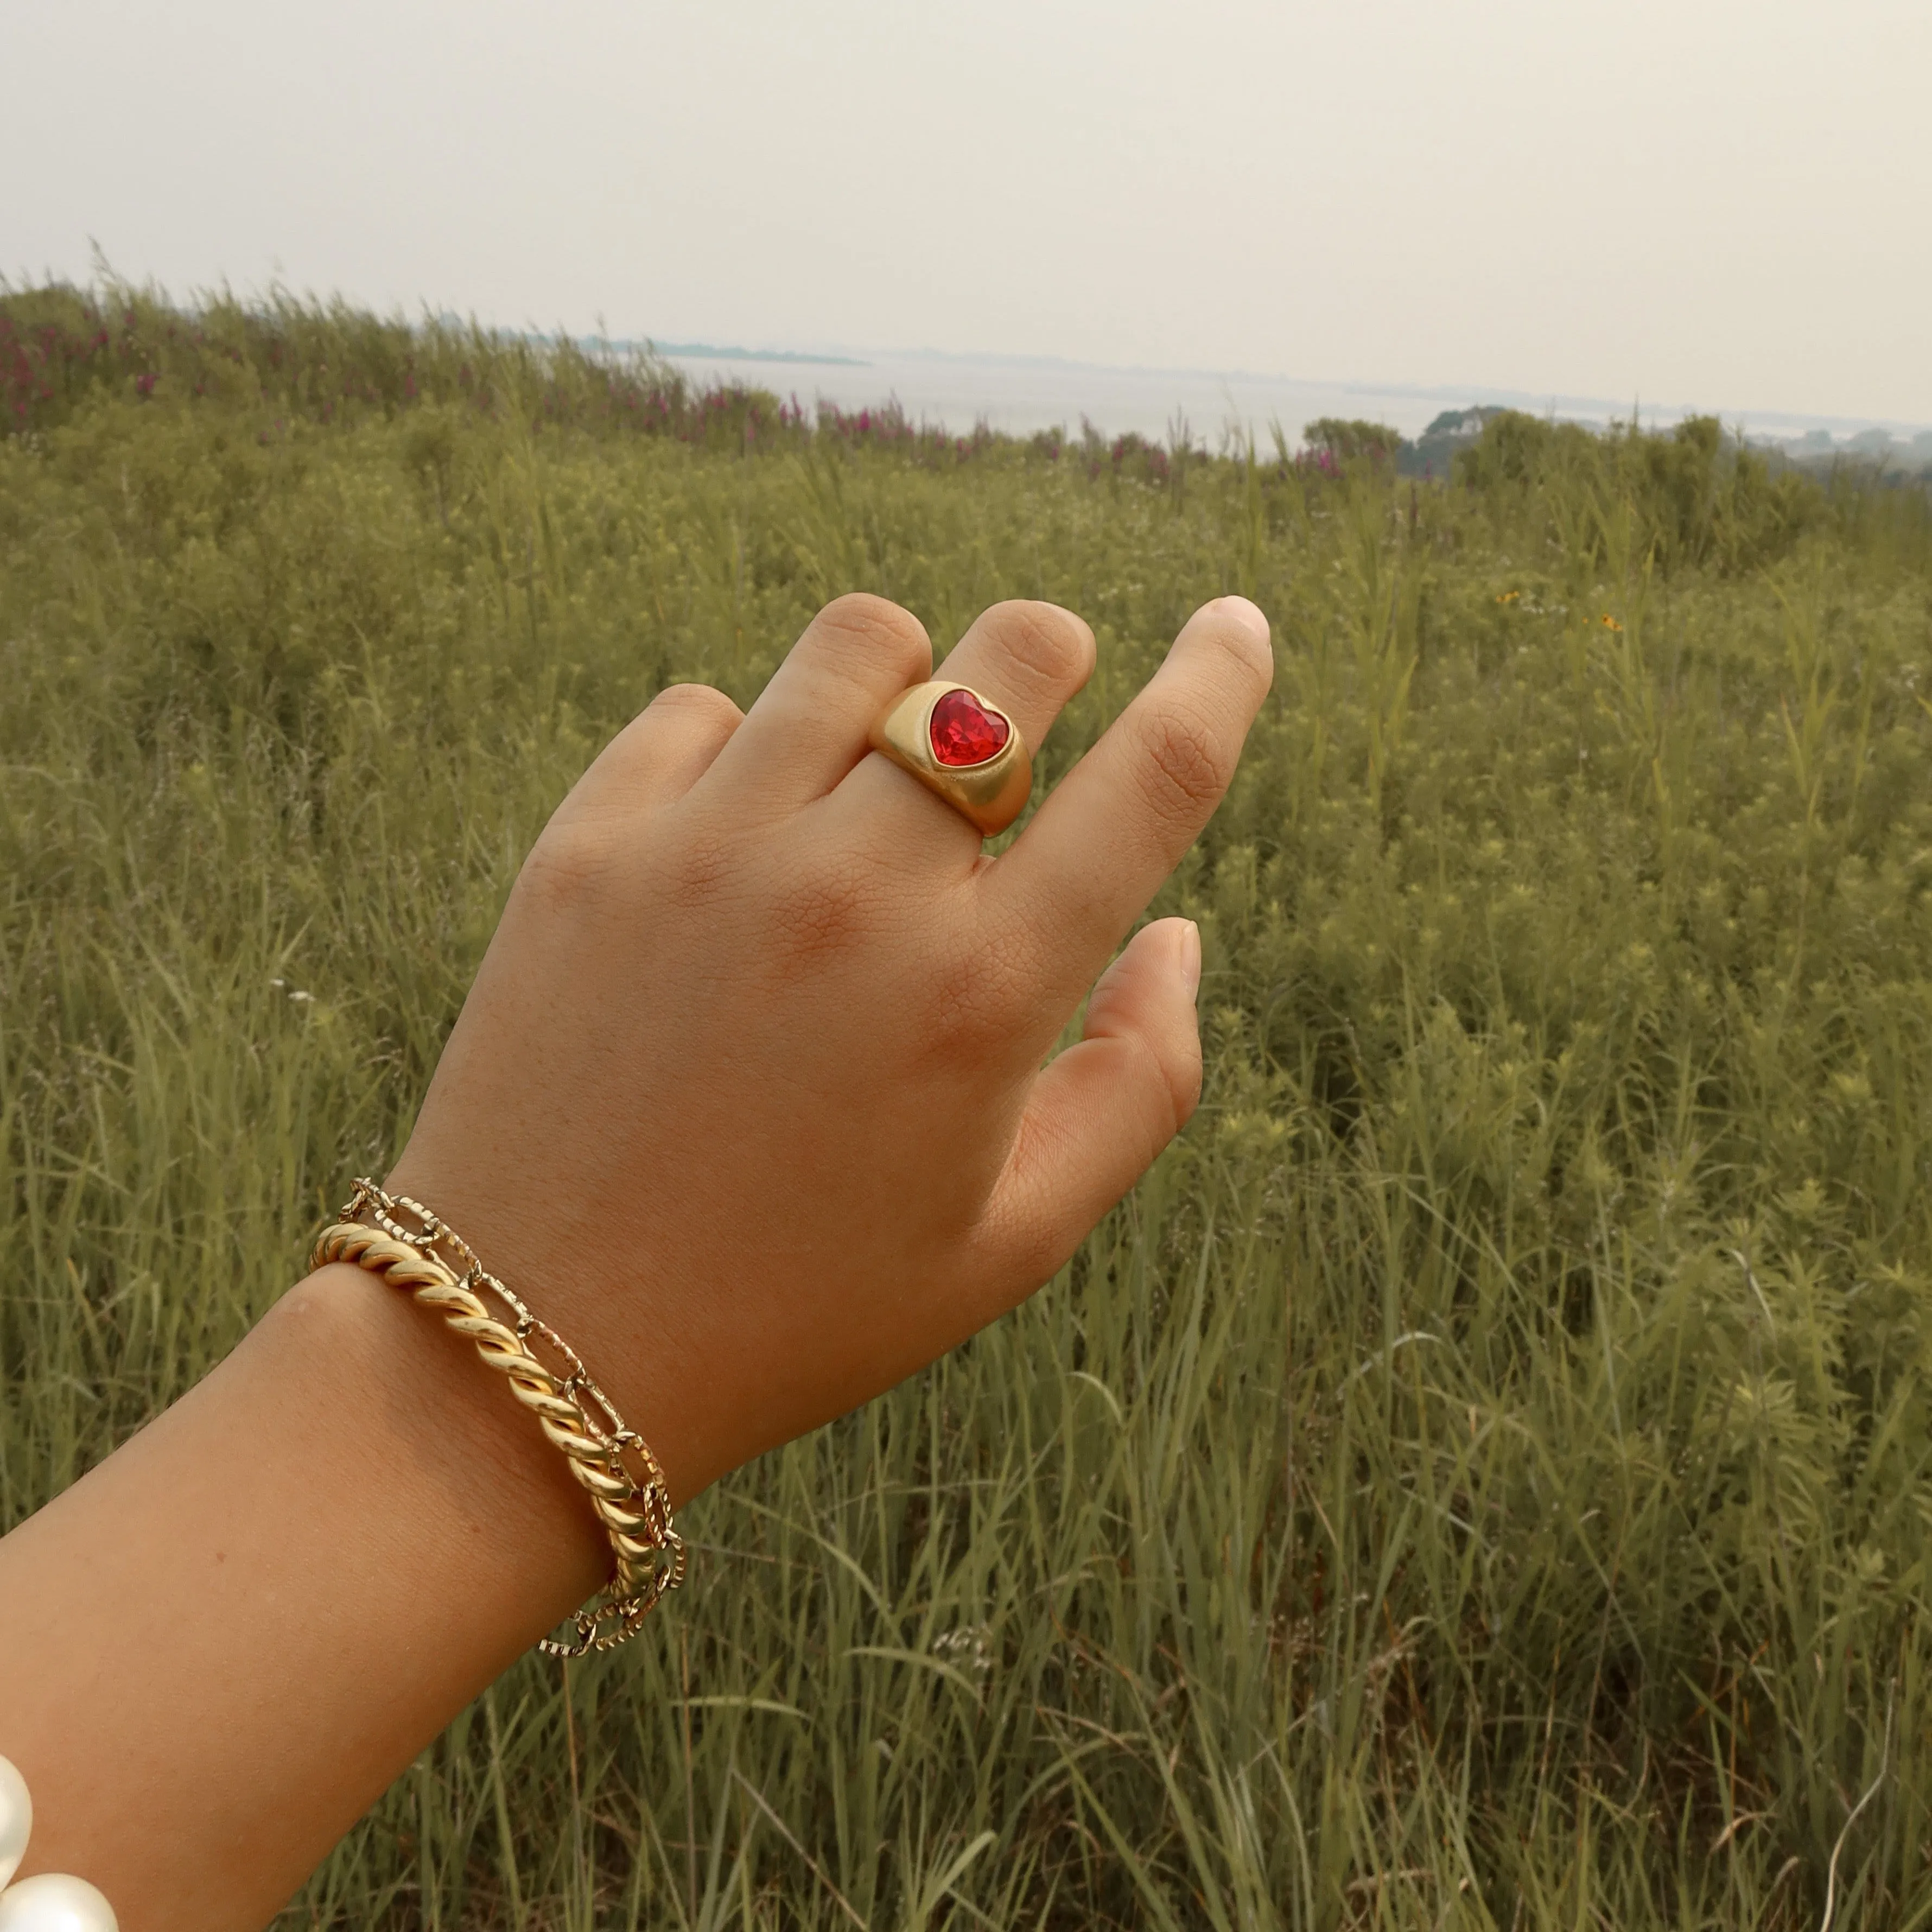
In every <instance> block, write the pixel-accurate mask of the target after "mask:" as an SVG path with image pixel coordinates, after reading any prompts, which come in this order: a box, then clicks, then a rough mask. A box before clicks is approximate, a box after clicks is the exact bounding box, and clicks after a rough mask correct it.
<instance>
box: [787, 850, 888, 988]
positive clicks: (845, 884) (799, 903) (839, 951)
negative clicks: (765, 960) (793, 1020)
mask: <svg viewBox="0 0 1932 1932" xmlns="http://www.w3.org/2000/svg"><path fill="white" fill-rule="evenodd" d="M878 898H879V887H878V885H877V882H876V880H874V877H873V876H872V874H871V871H870V869H869V868H867V867H865V866H864V865H859V864H857V863H856V862H855V863H843V864H830V863H827V864H821V865H803V866H801V867H799V868H797V869H796V871H793V873H792V874H790V876H789V877H787V880H786V881H785V882H784V883H783V884H782V885H781V886H778V888H777V889H776V890H775V896H774V900H773V903H772V926H773V929H774V932H775V935H776V937H777V940H778V946H777V949H776V950H777V954H778V960H779V962H781V963H780V965H779V971H781V973H782V974H784V977H786V978H787V979H791V978H795V977H797V976H798V975H799V974H800V973H801V972H805V973H809V972H811V971H814V970H815V969H817V968H822V967H824V966H826V965H829V964H830V963H831V962H832V961H834V960H835V959H838V958H839V957H840V956H842V955H844V954H846V953H849V952H850V951H851V950H853V947H854V946H855V944H856V943H857V942H858V941H860V940H861V939H862V938H863V936H864V935H865V934H866V933H867V932H868V931H869V930H870V929H871V926H872V925H873V923H874V914H875V913H876V910H877V903H878Z"/></svg>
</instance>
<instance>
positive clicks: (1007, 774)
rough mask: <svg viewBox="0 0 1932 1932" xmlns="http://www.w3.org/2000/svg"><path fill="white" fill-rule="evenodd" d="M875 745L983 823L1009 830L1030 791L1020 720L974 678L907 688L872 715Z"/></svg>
mask: <svg viewBox="0 0 1932 1932" xmlns="http://www.w3.org/2000/svg"><path fill="white" fill-rule="evenodd" d="M871 745H872V748H873V750H874V751H883V752H884V753H885V754H886V757H889V759H891V760H892V763H894V764H895V765H897V766H898V767H899V768H900V769H901V770H902V771H908V772H911V774H912V775H913V777H914V778H916V779H918V780H919V783H920V784H922V785H924V786H925V787H926V789H927V790H929V791H930V792H933V793H937V794H938V796H940V797H941V798H943V799H945V801H946V802H947V804H948V805H951V806H952V807H953V809H954V810H955V811H957V812H959V814H961V815H962V817H965V818H966V819H967V820H969V821H970V822H971V823H972V824H974V826H977V827H978V829H979V832H980V837H981V838H992V836H993V835H994V834H995V832H1004V831H1005V829H1007V826H1010V824H1012V823H1013V820H1015V819H1016V818H1017V817H1019V815H1020V814H1021V813H1022V811H1025V809H1026V802H1027V800H1028V798H1029V797H1030V796H1031V795H1032V793H1033V760H1032V758H1031V756H1030V755H1029V754H1028V751H1027V748H1026V741H1025V739H1023V738H1022V737H1021V736H1020V734H1019V727H1018V726H1017V725H1016V724H1014V722H1013V720H1012V719H1011V718H1009V717H1008V716H1007V714H1006V713H1005V712H1004V711H1002V710H1001V709H1000V707H999V706H998V705H997V704H995V703H992V701H991V700H989V699H987V698H985V697H982V696H981V695H980V693H979V692H978V691H975V690H974V688H972V686H971V685H965V684H948V683H946V682H944V681H943V680H935V682H932V683H930V684H916V685H913V687H912V688H911V689H910V691H901V692H900V693H899V694H898V697H895V698H894V699H893V700H892V702H891V703H889V705H887V706H886V708H885V709H884V710H883V711H882V712H880V713H879V715H878V716H877V718H876V719H874V721H873V724H872V729H871Z"/></svg>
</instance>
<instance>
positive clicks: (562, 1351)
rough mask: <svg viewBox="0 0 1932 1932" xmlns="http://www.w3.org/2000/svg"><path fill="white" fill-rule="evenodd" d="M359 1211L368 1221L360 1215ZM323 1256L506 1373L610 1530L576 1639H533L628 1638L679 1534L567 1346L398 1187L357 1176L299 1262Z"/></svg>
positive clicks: (556, 1650) (550, 1645)
mask: <svg viewBox="0 0 1932 1932" xmlns="http://www.w3.org/2000/svg"><path fill="white" fill-rule="evenodd" d="M364 1214H366V1215H368V1217H369V1219H370V1220H371V1221H373V1222H374V1223H375V1226H374V1227H371V1226H368V1224H367V1223H365V1222H364V1221H362V1220H360V1219H359V1218H358V1217H359V1216H362V1215H364ZM398 1214H408V1215H409V1216H410V1217H412V1218H413V1220H415V1221H416V1223H417V1225H416V1226H415V1227H414V1228H410V1227H407V1226H405V1225H404V1223H403V1222H402V1221H401V1220H399V1219H398ZM440 1246H446V1247H449V1249H451V1250H452V1251H453V1252H454V1253H455V1254H456V1255H457V1256H458V1258H459V1259H460V1261H461V1262H462V1264H463V1268H462V1272H461V1273H460V1274H459V1273H458V1271H457V1270H456V1269H455V1268H452V1266H451V1265H450V1264H449V1262H447V1261H446V1260H445V1259H443V1256H442V1255H441V1254H440V1253H437V1249H438V1247H440ZM329 1262H353V1263H354V1264H355V1265H356V1266H357V1267H359V1268H367V1269H368V1271H369V1272H370V1273H371V1274H374V1275H379V1276H380V1277H382V1278H383V1280H386V1281H387V1282H388V1283H389V1284H390V1285H391V1286H392V1287H395V1288H400V1289H405V1290H407V1292H408V1293H409V1294H410V1296H411V1297H412V1298H413V1299H414V1300H415V1301H417V1302H418V1303H419V1304H421V1305H422V1307H425V1308H429V1309H433V1310H435V1311H436V1313H438V1314H440V1316H442V1317H443V1320H444V1322H446V1323H447V1324H448V1325H449V1327H450V1328H452V1329H453V1330H454V1331H455V1332H456V1333H457V1334H459V1335H463V1336H466V1337H468V1338H469V1340H471V1341H472V1342H473V1343H475V1345H476V1352H477V1354H478V1356H480V1357H481V1358H482V1361H483V1362H484V1365H485V1367H489V1368H492V1369H494V1370H496V1371H497V1372H498V1373H499V1374H501V1375H502V1376H504V1377H505V1379H506V1380H507V1381H508V1384H509V1386H510V1393H511V1394H512V1395H514V1397H516V1399H517V1401H519V1402H520V1403H522V1404H523V1406H524V1408H526V1409H528V1410H529V1412H530V1413H531V1414H532V1415H534V1416H535V1418H536V1419H537V1422H538V1426H539V1427H541V1429H542V1430H543V1433H544V1435H545V1436H547V1437H548V1438H549V1439H550V1442H552V1443H553V1445H555V1446H556V1448H559V1449H560V1450H561V1451H562V1452H563V1454H564V1455H565V1457H566V1458H567V1459H568V1463H569V1466H570V1473H571V1475H573V1476H574V1477H575V1478H577V1481H578V1482H579V1483H580V1484H582V1485H583V1490H584V1492H585V1493H586V1495H587V1496H589V1499H590V1502H591V1506H592V1508H594V1509H595V1511H596V1512H597V1517H598V1521H599V1522H600V1523H601V1524H602V1525H603V1526H604V1534H605V1535H607V1536H608V1537H609V1538H610V1550H611V1553H612V1555H613V1556H614V1557H615V1559H616V1571H615V1574H613V1576H612V1577H611V1579H610V1583H608V1584H607V1585H606V1586H604V1589H603V1590H602V1592H601V1593H600V1594H599V1595H598V1596H597V1597H596V1598H595V1600H594V1601H592V1602H590V1603H589V1604H586V1605H585V1606H584V1607H583V1609H582V1610H579V1611H578V1612H577V1615H576V1616H575V1617H574V1618H573V1619H571V1621H572V1622H573V1623H574V1625H575V1626H576V1630H577V1639H576V1641H575V1643H557V1642H556V1641H555V1640H553V1639H552V1638H549V1637H546V1638H545V1639H544V1641H543V1643H541V1646H539V1648H540V1649H542V1650H543V1651H544V1652H545V1653H546V1654H547V1655H549V1656H551V1657H565V1658H569V1657H583V1656H586V1655H588V1654H589V1652H592V1651H593V1650H597V1651H603V1650H615V1649H616V1647H617V1646H618V1645H619V1644H620V1643H625V1641H627V1640H628V1639H629V1638H631V1637H634V1636H636V1635H637V1631H639V1629H640V1628H642V1626H643V1621H644V1619H645V1618H646V1616H649V1613H650V1611H651V1610H652V1607H653V1606H654V1605H655V1604H656V1602H657V1601H658V1598H660V1597H662V1596H664V1595H667V1593H668V1592H670V1591H673V1590H675V1589H676V1588H677V1586H679V1584H680V1583H682V1582H683V1581H684V1573H685V1547H684V1539H683V1538H682V1537H681V1536H679V1535H678V1533H677V1531H676V1528H675V1527H674V1526H673V1524H672V1522H671V1515H670V1490H668V1488H667V1487H666V1485H665V1483H664V1471H663V1470H662V1469H660V1468H659V1467H658V1459H657V1458H656V1457H655V1456H654V1455H652V1454H651V1451H650V1448H649V1445H647V1444H646V1442H645V1441H644V1439H643V1437H642V1436H640V1435H639V1434H638V1433H637V1431H636V1430H634V1429H631V1428H628V1427H626V1426H625V1423H624V1421H623V1418H622V1417H621V1416H619V1415H618V1413H617V1412H616V1408H615V1407H614V1406H613V1404H612V1403H611V1401H610V1397H608V1396H607V1395H606V1394H604V1391H602V1390H601V1388H598V1386H597V1385H596V1383H595V1382H593V1381H592V1380H591V1379H590V1373H589V1370H586V1368H585V1367H584V1366H583V1362H582V1361H580V1359H579V1358H578V1356H577V1352H576V1350H575V1349H573V1348H571V1346H570V1344H569V1343H568V1342H566V1341H565V1340H564V1339H563V1337H562V1336H561V1335H559V1334H558V1333H557V1332H556V1330H555V1329H554V1328H551V1327H550V1325H549V1324H548V1323H547V1322H541V1321H539V1320H538V1319H537V1317H536V1316H534V1315H532V1313H530V1311H529V1310H528V1309H527V1308H526V1307H524V1306H523V1303H522V1302H521V1301H519V1300H518V1299H517V1297H516V1296H515V1295H513V1294H512V1293H511V1292H510V1290H509V1289H508V1288H506V1287H505V1286H504V1285H503V1283H502V1282H500V1281H499V1280H497V1278H496V1277H495V1276H494V1275H493V1274H490V1272H489V1271H488V1270H487V1269H486V1268H484V1265H483V1264H482V1263H481V1262H480V1261H478V1259H477V1258H476V1252H475V1250H474V1249H473V1248H472V1247H470V1245H469V1243H468V1242H467V1241H465V1240H464V1239H463V1237H462V1236H461V1235H459V1234H458V1233H457V1232H456V1231H455V1229H453V1228H452V1227H451V1226H450V1225H449V1223H448V1222H446V1221H445V1220H443V1218H442V1217H441V1216H440V1215H438V1214H434V1213H433V1212H432V1211H431V1210H430V1209H428V1208H425V1206H424V1205H422V1202H420V1201H412V1200H411V1199H410V1197H409V1196H407V1195H406V1194H404V1195H389V1194H386V1193H384V1192H383V1190H382V1189H381V1188H380V1187H377V1185H376V1184H375V1183H374V1181H368V1180H359V1181H357V1182H356V1192H355V1193H353V1195H351V1196H350V1198H349V1201H348V1202H347V1205H345V1206H344V1208H343V1210H342V1211H341V1214H339V1215H338V1217H336V1219H335V1221H333V1222H332V1223H331V1224H330V1225H329V1226H327V1227H326V1228H325V1229H323V1231H322V1232H321V1233H320V1235H317V1238H316V1243H315V1248H314V1252H313V1253H311V1256H310V1257H309V1265H310V1266H311V1268H321V1267H323V1266H324V1265H326V1264H327V1263H329ZM478 1289H487V1290H488V1291H489V1292H490V1294H491V1295H494V1296H495V1297H496V1299H497V1300H498V1301H499V1302H500V1303H502V1305H503V1307H505V1308H506V1309H508V1310H509V1311H510V1313H511V1316H512V1317H513V1319H514V1320H513V1325H505V1323H503V1322H499V1321H497V1320H496V1319H495V1318H494V1317H493V1316H492V1315H491V1314H490V1310H489V1309H488V1308H487V1306H486V1305H485V1304H484V1301H482V1298H481V1296H480V1295H478V1292H477V1291H478ZM532 1335H541V1337H543V1338H544V1340H545V1341H546V1342H547V1343H549V1344H550V1346H551V1347H552V1348H553V1349H555V1350H556V1352H557V1353H558V1354H559V1355H561V1356H562V1358H563V1359H564V1361H565V1362H566V1363H567V1364H568V1365H569V1366H568V1369H567V1370H566V1371H565V1373H563V1374H562V1375H561V1376H559V1375H557V1374H556V1373H553V1371H552V1370H550V1369H548V1368H547V1367H545V1366H544V1364H543V1363H542V1362H541V1361H539V1360H538V1358H537V1357H536V1356H535V1355H533V1354H532V1353H531V1352H530V1349H529V1339H530V1337H532ZM585 1397H588V1398H589V1401H588V1402H587V1403H586V1400H584V1398H585ZM626 1451H629V1452H631V1454H633V1455H634V1457H636V1459H637V1462H638V1463H640V1465H641V1466H642V1468H643V1475H641V1476H637V1475H633V1474H632V1472H631V1466H630V1464H629V1463H628V1462H627V1461H626V1460H625V1452H626Z"/></svg>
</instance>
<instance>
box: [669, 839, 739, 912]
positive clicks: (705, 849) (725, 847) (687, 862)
mask: <svg viewBox="0 0 1932 1932" xmlns="http://www.w3.org/2000/svg"><path fill="white" fill-rule="evenodd" d="M659 863H660V865H661V868H662V871H661V877H662V879H663V884H664V892H665V895H666V896H667V898H668V899H669V900H670V902H671V904H673V905H675V906H676V907H678V909H679V911H680V912H682V913H687V914H688V913H694V912H701V911H704V910H708V909H709V908H710V907H712V906H713V905H714V904H715V902H716V901H717V898H718V895H719V893H720V892H722V891H723V890H724V889H725V888H726V887H727V886H728V885H729V884H730V882H731V880H733V878H734V877H736V875H737V874H738V871H739V856H738V854H737V853H736V851H735V850H733V847H732V846H731V844H730V841H728V840H727V839H724V838H721V837H719V836H718V835H717V834H716V833H715V832H712V831H710V830H709V829H706V828H704V827H703V826H694V827H692V828H691V829H690V830H689V832H688V834H687V835H686V836H685V838H682V839H681V840H679V841H677V842H676V845H675V846H674V847H672V848H670V850H668V851H667V853H665V855H664V857H663V858H662V859H661V860H660V861H659Z"/></svg>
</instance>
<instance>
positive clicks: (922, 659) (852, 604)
mask: <svg viewBox="0 0 1932 1932" xmlns="http://www.w3.org/2000/svg"><path fill="white" fill-rule="evenodd" d="M812 629H813V631H814V632H815V633H816V634H817V637H819V639H820V641H821V642H822V643H823V644H825V645H826V646H828V647H829V649H832V651H833V652H835V654H837V655H839V656H841V657H846V656H849V657H850V658H854V659H856V660H857V661H861V662H863V663H866V664H877V663H880V662H881V661H883V662H885V663H887V664H894V665H895V666H897V667H899V668H900V669H901V670H904V671H905V673H907V682H913V681H914V680H915V679H916V677H917V676H919V675H920V674H921V673H922V670H923V668H924V667H926V666H927V665H929V664H931V663H932V643H931V641H930V640H929V639H928V637H926V626H925V625H923V624H922V623H921V622H919V619H917V618H916V617H915V616H913V614H912V613H911V612H910V610H906V609H905V608H904V607H902V606H901V605H899V604H894V603H892V602H891V601H889V600H888V599H886V598H883V597H874V596H873V595H871V594H870V593H869V592H866V591H863V590H851V591H847V592H846V594H845V595H844V596H842V597H835V598H833V599H832V601H831V602H830V603H829V604H826V607H824V609H823V610H821V611H820V612H819V613H818V615H817V616H816V617H815V618H814V619H813V620H812Z"/></svg>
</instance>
